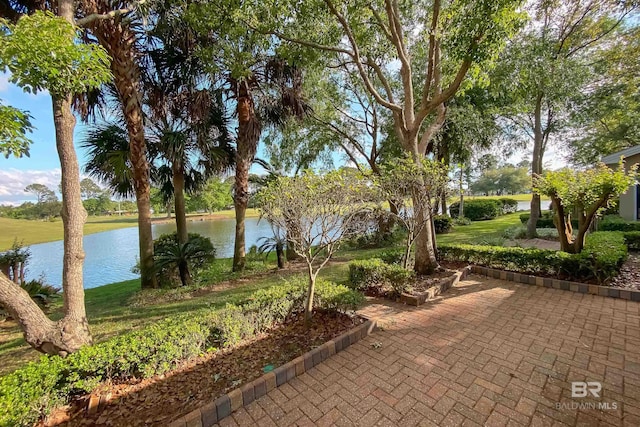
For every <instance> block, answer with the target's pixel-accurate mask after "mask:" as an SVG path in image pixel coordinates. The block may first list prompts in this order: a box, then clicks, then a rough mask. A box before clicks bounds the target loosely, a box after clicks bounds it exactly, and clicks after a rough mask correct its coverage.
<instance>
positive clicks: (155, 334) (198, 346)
mask: <svg viewBox="0 0 640 427" xmlns="http://www.w3.org/2000/svg"><path fill="white" fill-rule="evenodd" d="M306 291H307V283H306V279H305V278H304V277H301V278H296V279H295V280H292V281H290V282H287V283H285V284H282V285H278V286H273V287H271V288H269V289H263V290H259V291H257V292H255V293H253V294H252V295H251V296H250V297H249V298H248V299H247V300H246V301H245V302H244V303H242V304H239V305H230V304H229V305H227V306H226V307H225V308H224V309H221V310H218V311H214V312H210V311H204V310H203V311H202V312H201V313H198V315H194V314H193V313H192V314H190V315H188V316H187V315H181V316H176V317H173V318H169V319H165V320H162V321H159V322H157V323H155V324H153V325H151V326H148V327H145V328H143V329H140V330H137V331H133V332H129V333H126V334H124V335H121V336H118V337H115V338H112V339H110V340H108V341H105V342H103V343H100V344H96V345H94V346H91V347H84V348H82V349H81V350H80V351H78V352H77V353H74V354H71V355H70V356H68V357H67V358H65V359H62V358H60V357H58V356H52V357H46V356H43V357H42V358H41V359H40V360H39V361H37V362H32V363H29V364H28V365H26V366H25V367H23V368H20V369H18V370H16V371H14V372H13V373H11V374H8V375H5V376H4V377H2V378H0V426H29V425H33V424H34V423H35V422H36V421H37V420H38V419H39V418H41V417H42V416H43V415H46V414H48V413H49V412H50V411H51V409H53V408H54V407H56V406H59V405H61V404H64V403H65V402H68V401H69V399H70V398H71V396H73V395H77V394H81V393H88V392H91V391H92V390H93V389H94V388H95V387H96V386H97V385H98V384H99V383H101V382H103V381H106V380H115V381H126V380H129V379H132V378H140V377H151V376H153V375H157V374H162V373H164V372H167V371H169V370H171V369H172V368H174V367H175V366H176V365H178V364H179V363H181V362H183V361H185V360H188V359H190V358H193V357H196V356H199V355H201V354H203V353H205V352H207V351H214V350H215V349H216V348H219V347H229V346H232V345H234V344H237V343H238V342H239V341H241V340H243V339H246V338H249V337H251V336H253V335H254V334H256V333H261V332H264V331H266V330H268V329H270V328H273V327H274V326H275V325H277V324H279V323H282V322H284V321H285V320H286V319H287V318H289V316H291V315H293V314H294V313H297V312H301V311H302V310H303V307H304V300H305V296H306ZM361 302H362V295H361V294H359V293H357V292H354V291H353V290H351V289H349V288H348V287H346V286H342V285H335V284H333V283H331V282H326V281H318V283H317V285H316V297H315V303H316V304H317V305H316V307H318V308H321V309H328V310H336V311H348V310H354V309H355V308H357V306H358V305H359V304H360V303H361Z"/></svg>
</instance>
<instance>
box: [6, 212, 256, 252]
mask: <svg viewBox="0 0 640 427" xmlns="http://www.w3.org/2000/svg"><path fill="white" fill-rule="evenodd" d="M258 215H259V213H258V210H257V209H247V218H255V217H257V216H258ZM190 216H194V215H190ZM203 217H204V218H206V219H212V220H213V219H233V218H235V212H234V211H233V210H225V211H219V212H214V213H213V214H212V215H204V216H203ZM164 219H166V218H164V217H162V216H160V217H157V218H154V220H155V221H161V220H164ZM137 224H138V218H137V217H136V216H133V215H131V216H90V217H89V218H87V223H86V224H85V226H84V234H93V233H100V232H102V231H109V230H116V229H119V228H126V227H135V226H136V225H137ZM0 230H2V233H0V251H4V250H7V249H9V248H10V247H11V245H12V244H13V242H14V240H16V239H17V240H18V241H19V242H20V241H21V242H22V243H23V244H24V245H32V244H34V243H45V242H53V241H56V240H62V238H63V233H62V220H61V219H60V218H56V219H55V220H53V221H36V220H25V219H10V218H2V217H0Z"/></svg>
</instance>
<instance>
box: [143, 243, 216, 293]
mask: <svg viewBox="0 0 640 427" xmlns="http://www.w3.org/2000/svg"><path fill="white" fill-rule="evenodd" d="M171 243H172V244H164V245H162V246H160V247H159V248H158V251H157V254H156V259H155V267H156V269H157V271H158V272H161V271H170V270H172V269H176V268H177V269H178V274H179V276H180V282H181V283H182V286H188V285H189V284H190V283H191V274H190V273H189V265H190V264H192V265H196V266H197V265H203V264H204V263H205V262H207V261H210V260H211V259H213V258H214V255H215V250H214V248H213V245H212V244H211V241H210V240H209V239H205V238H202V237H199V238H194V239H190V240H187V242H186V243H180V242H178V241H174V242H171Z"/></svg>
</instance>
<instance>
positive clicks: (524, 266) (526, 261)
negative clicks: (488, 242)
mask: <svg viewBox="0 0 640 427" xmlns="http://www.w3.org/2000/svg"><path fill="white" fill-rule="evenodd" d="M438 254H439V256H440V257H441V258H442V259H445V260H448V261H462V262H469V263H472V264H478V265H483V266H486V267H491V268H497V269H502V270H508V271H515V272H518V273H525V274H543V275H552V276H559V277H560V276H561V277H567V278H569V279H573V280H590V279H594V278H595V279H596V280H597V281H598V282H599V283H603V282H605V281H606V280H607V279H609V278H611V277H613V276H615V275H616V274H617V273H618V271H619V270H620V267H621V265H622V263H623V262H624V260H625V259H626V257H627V247H626V246H625V244H624V236H623V235H622V234H621V233H605V232H600V233H592V234H590V235H588V236H587V241H586V244H585V247H584V249H583V251H582V252H581V253H579V254H569V253H566V252H560V251H553V250H544V249H535V248H518V247H503V246H481V245H440V246H439V247H438Z"/></svg>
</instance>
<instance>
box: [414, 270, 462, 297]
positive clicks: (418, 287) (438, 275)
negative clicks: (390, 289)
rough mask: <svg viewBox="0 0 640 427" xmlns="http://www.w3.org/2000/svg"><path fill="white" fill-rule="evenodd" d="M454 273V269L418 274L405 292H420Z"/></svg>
mask: <svg viewBox="0 0 640 427" xmlns="http://www.w3.org/2000/svg"><path fill="white" fill-rule="evenodd" d="M454 274H455V271H437V272H435V273H433V274H430V275H428V276H418V278H417V279H416V282H415V283H414V284H413V285H411V287H410V288H409V289H407V291H406V293H408V294H410V295H414V294H419V293H422V292H424V291H426V290H427V289H429V288H432V287H433V286H435V285H437V284H438V283H440V281H441V280H442V279H446V278H449V277H451V276H452V275H454Z"/></svg>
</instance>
